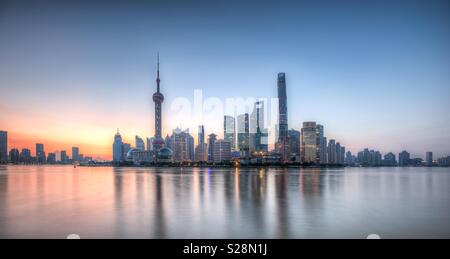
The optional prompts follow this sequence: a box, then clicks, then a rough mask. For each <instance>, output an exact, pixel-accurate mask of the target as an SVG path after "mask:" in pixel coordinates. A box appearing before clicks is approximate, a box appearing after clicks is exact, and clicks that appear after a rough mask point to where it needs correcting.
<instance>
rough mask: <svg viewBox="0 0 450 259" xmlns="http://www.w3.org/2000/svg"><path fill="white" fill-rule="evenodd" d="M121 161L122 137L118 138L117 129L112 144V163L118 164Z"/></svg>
mask: <svg viewBox="0 0 450 259" xmlns="http://www.w3.org/2000/svg"><path fill="white" fill-rule="evenodd" d="M122 160H123V143H122V136H120V133H119V130H118V129H117V133H116V135H114V143H113V161H114V162H116V163H118V162H121V161H122Z"/></svg>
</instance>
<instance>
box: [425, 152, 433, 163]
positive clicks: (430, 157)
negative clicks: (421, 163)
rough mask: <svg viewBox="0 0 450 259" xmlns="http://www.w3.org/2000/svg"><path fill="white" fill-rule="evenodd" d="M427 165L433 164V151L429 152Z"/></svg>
mask: <svg viewBox="0 0 450 259" xmlns="http://www.w3.org/2000/svg"><path fill="white" fill-rule="evenodd" d="M426 165H427V166H433V152H427V155H426Z"/></svg>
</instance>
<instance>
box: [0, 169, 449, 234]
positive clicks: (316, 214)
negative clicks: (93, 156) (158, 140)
mask: <svg viewBox="0 0 450 259" xmlns="http://www.w3.org/2000/svg"><path fill="white" fill-rule="evenodd" d="M69 234H77V235H79V236H81V238H232V239H234V238H244V239H246V238H264V239H266V238H366V237H367V236H368V235H369V234H377V235H379V236H381V238H450V168H342V169H234V168H233V169H215V168H214V169H208V168H113V167H77V168H73V167H72V166H0V238H66V237H67V236H68V235H69Z"/></svg>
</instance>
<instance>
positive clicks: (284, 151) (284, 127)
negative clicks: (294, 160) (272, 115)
mask: <svg viewBox="0 0 450 259" xmlns="http://www.w3.org/2000/svg"><path fill="white" fill-rule="evenodd" d="M277 85H278V127H279V129H278V144H277V149H278V151H279V152H280V155H281V159H282V162H287V161H288V159H289V150H290V149H289V134H288V109H287V94H286V74H285V73H278V81H277Z"/></svg>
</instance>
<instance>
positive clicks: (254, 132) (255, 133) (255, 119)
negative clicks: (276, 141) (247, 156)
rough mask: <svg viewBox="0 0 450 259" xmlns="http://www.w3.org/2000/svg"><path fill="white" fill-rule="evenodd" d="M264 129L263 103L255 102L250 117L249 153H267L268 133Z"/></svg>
mask: <svg viewBox="0 0 450 259" xmlns="http://www.w3.org/2000/svg"><path fill="white" fill-rule="evenodd" d="M264 127H265V125H264V102H262V101H257V102H255V105H254V108H253V112H252V114H251V116H250V152H255V151H256V152H267V151H268V139H267V138H268V133H267V131H266V129H265V128H264Z"/></svg>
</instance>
